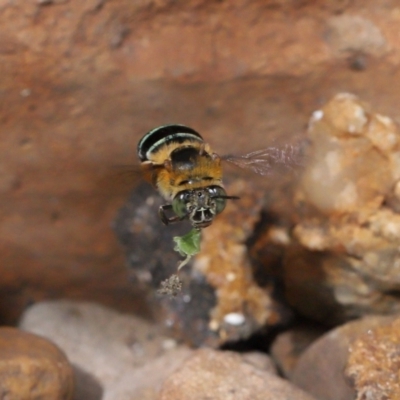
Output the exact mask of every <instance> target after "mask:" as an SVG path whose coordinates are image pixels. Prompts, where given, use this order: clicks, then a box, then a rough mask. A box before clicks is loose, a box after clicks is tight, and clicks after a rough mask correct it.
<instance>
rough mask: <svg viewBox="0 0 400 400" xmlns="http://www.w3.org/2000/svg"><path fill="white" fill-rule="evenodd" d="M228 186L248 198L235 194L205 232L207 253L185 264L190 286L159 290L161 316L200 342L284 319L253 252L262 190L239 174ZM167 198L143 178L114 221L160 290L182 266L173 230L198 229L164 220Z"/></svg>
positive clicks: (140, 268) (150, 284)
mask: <svg viewBox="0 0 400 400" xmlns="http://www.w3.org/2000/svg"><path fill="white" fill-rule="evenodd" d="M226 190H227V193H231V194H232V195H238V196H240V200H239V201H230V202H229V203H228V205H227V207H226V209H225V210H224V211H223V212H222V213H221V214H220V215H218V216H217V218H216V219H215V221H214V222H213V223H212V225H211V226H210V227H208V228H207V229H204V230H203V231H202V234H201V251H200V253H199V254H197V255H196V256H194V257H193V261H191V262H189V264H188V265H187V266H185V267H184V268H182V269H181V270H180V271H179V277H180V279H181V280H182V281H183V289H182V292H181V293H179V294H178V296H176V297H174V298H169V297H168V296H158V304H160V305H161V308H162V309H163V310H164V313H163V315H162V316H161V319H162V320H164V319H166V320H167V321H169V324H170V325H171V327H172V328H173V332H174V334H175V335H176V337H177V338H179V339H184V340H186V341H187V342H188V343H190V344H192V345H194V346H201V345H204V344H207V345H208V346H212V347H217V346H220V345H221V344H224V343H226V342H232V341H236V340H240V339H246V338H248V337H249V336H250V335H252V334H253V333H254V332H256V331H257V330H259V329H261V328H263V327H268V326H274V325H276V324H277V323H279V322H280V321H281V319H282V316H281V313H280V309H279V307H278V306H277V302H275V301H274V300H273V299H272V297H271V295H270V292H269V289H266V288H262V287H260V286H259V285H258V283H257V282H256V280H255V278H254V275H253V266H252V263H251V260H250V257H249V255H248V251H247V241H248V240H249V238H250V237H251V235H252V232H253V230H254V229H255V226H256V225H257V223H258V221H259V219H260V214H261V208H262V205H263V195H262V192H261V191H260V190H258V189H257V187H256V185H254V184H252V183H251V182H246V181H244V180H239V179H238V180H236V181H235V182H232V183H230V184H228V185H226ZM161 203H162V200H161V199H160V197H159V196H158V194H157V193H156V192H155V190H154V189H153V188H151V187H149V186H145V185H140V186H138V188H137V189H136V190H135V191H134V192H133V193H132V195H131V197H130V199H129V201H128V202H127V203H126V204H125V206H124V207H123V208H122V209H121V210H120V212H119V215H118V217H117V219H116V222H115V224H114V229H115V231H116V233H117V235H118V237H119V240H120V242H121V243H122V244H123V245H124V247H125V250H126V254H127V261H128V263H129V266H130V267H131V271H132V276H133V278H134V279H135V280H137V281H139V282H140V284H141V285H142V286H144V287H146V288H147V289H148V290H149V291H150V293H151V294H153V295H154V294H155V291H156V290H158V289H159V287H160V282H161V281H163V280H165V279H166V278H168V276H171V275H172V274H175V273H176V271H177V265H178V261H179V260H180V259H182V257H181V256H180V255H179V254H178V253H177V252H176V251H174V244H173V240H172V238H173V236H177V235H179V236H181V235H183V234H184V233H187V232H188V231H189V230H190V229H191V228H190V226H189V225H188V224H187V223H183V224H175V225H172V226H167V227H165V226H163V225H162V224H161V222H160V220H159V217H158V212H157V210H158V207H159V206H160V204H161ZM149 254H151V257H150V256H149ZM157 307H158V308H160V307H159V306H157ZM281 308H282V309H283V307H281Z"/></svg>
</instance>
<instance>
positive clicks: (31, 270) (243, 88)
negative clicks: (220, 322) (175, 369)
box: [0, 0, 400, 323]
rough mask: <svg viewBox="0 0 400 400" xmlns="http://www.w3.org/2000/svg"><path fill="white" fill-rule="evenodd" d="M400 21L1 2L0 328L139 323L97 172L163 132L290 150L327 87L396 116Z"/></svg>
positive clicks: (316, 11) (112, 208) (270, 1)
mask: <svg viewBox="0 0 400 400" xmlns="http://www.w3.org/2000/svg"><path fill="white" fill-rule="evenodd" d="M399 19H400V17H399V9H398V4H397V2H396V1H394V0H382V1H379V2H377V1H373V0H365V1H359V0H358V1H349V0H345V1H334V0H330V1H321V0H317V1H314V2H312V1H289V0H253V1H243V0H241V1H238V2H224V1H217V0H214V1H211V2H210V1H209V0H188V1H185V2H184V3H179V4H178V2H173V1H168V0H157V1H155V0H141V1H139V2H136V1H135V2H133V1H131V0H121V1H118V2H116V1H105V0H88V1H85V2H82V1H80V2H79V1H78V2H74V1H67V0H31V1H28V2H23V1H13V2H11V1H6V0H3V1H1V2H0V26H1V32H0V65H1V74H0V97H1V104H2V107H1V110H0V125H1V130H0V160H1V166H0V218H1V221H2V224H1V227H0V252H1V254H2V264H1V266H0V269H1V276H2V286H1V287H0V298H1V299H2V301H1V302H0V319H1V320H2V321H7V322H13V323H15V321H16V320H17V319H18V316H19V315H20V313H21V312H22V311H23V309H24V307H25V305H26V304H30V303H31V302H32V301H40V300H41V299H43V298H49V297H55V296H57V297H60V296H68V297H70V298H75V299H79V298H80V299H82V298H84V299H91V300H100V301H101V302H102V303H104V304H108V305H113V306H117V307H118V308H119V309H120V310H124V311H126V310H129V311H137V312H140V313H144V311H143V310H144V309H145V305H144V304H143V302H142V301H141V299H142V298H143V296H140V295H138V294H137V291H135V290H132V288H131V284H130V283H129V282H128V281H127V277H126V271H125V269H124V268H123V262H124V261H123V256H122V255H121V249H120V247H119V246H118V243H117V241H116V240H115V237H114V235H113V234H112V232H111V231H110V229H109V227H110V221H111V220H112V219H113V218H114V216H115V213H116V210H117V209H118V207H119V206H120V205H121V204H123V202H124V201H125V197H124V196H125V195H124V194H123V191H121V190H120V188H118V187H116V186H118V185H115V184H114V183H109V184H107V185H103V186H101V188H100V189H99V188H94V187H93V186H95V185H94V180H95V178H96V175H97V173H98V172H99V170H101V169H102V168H105V169H109V168H110V167H111V166H114V165H115V164H134V163H136V155H135V147H136V145H137V142H138V140H139V139H140V137H141V136H142V135H143V134H144V133H145V132H146V131H147V130H149V129H151V128H153V127H155V126H157V125H161V124H164V123H167V122H171V121H174V122H182V123H185V124H188V125H190V126H193V127H194V128H196V129H198V130H199V132H201V133H202V134H204V137H205V138H207V140H209V141H210V142H211V143H212V145H213V147H215V150H216V151H217V152H220V153H247V152H250V151H253V150H258V149H261V148H265V147H266V146H268V145H270V144H271V143H272V142H273V141H274V140H275V139H276V140H278V141H279V142H281V143H282V142H284V143H287V142H290V141H291V140H292V139H293V136H294V135H301V134H302V133H303V132H304V127H305V126H306V124H307V119H308V116H309V114H310V112H311V110H314V109H316V107H318V106H319V104H321V102H324V101H325V99H327V98H328V96H331V95H332V94H334V93H336V92H337V90H338V88H346V90H348V91H352V92H355V93H358V94H359V95H360V96H361V97H362V98H365V99H366V100H368V101H371V102H372V103H373V104H375V105H379V108H380V110H382V112H383V113H384V114H386V115H391V116H395V115H397V113H398V85H397V84H396V83H397V82H399V80H400V69H399V68H398V65H399V63H400V41H399V37H398V26H399ZM348 44H350V46H349V45H348ZM387 50H389V51H387ZM382 54H383V56H382ZM343 57H345V58H346V60H345V61H344V60H343ZM355 70H357V71H360V70H362V72H355ZM133 180H134V181H135V180H136V179H133ZM268 181H269V178H265V179H263V181H262V182H261V183H260V184H259V186H260V187H264V184H265V182H268ZM134 183H135V182H131V184H132V186H133V184H134ZM268 190H269V189H268ZM266 191H267V189H266ZM39 226H40V235H39V234H38V227H39ZM21 282H26V285H21Z"/></svg>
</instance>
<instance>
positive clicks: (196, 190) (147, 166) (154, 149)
mask: <svg viewBox="0 0 400 400" xmlns="http://www.w3.org/2000/svg"><path fill="white" fill-rule="evenodd" d="M137 153H138V157H139V159H140V161H141V166H142V168H143V169H144V170H146V171H147V172H148V173H149V175H150V179H151V181H152V183H153V185H154V186H155V187H156V188H157V189H158V191H159V192H160V194H161V195H162V196H163V197H164V199H165V200H166V201H168V204H165V205H162V206H161V207H160V208H159V216H160V219H161V221H162V222H163V223H164V224H165V225H168V224H170V223H173V222H177V221H182V220H185V219H188V220H189V221H190V223H191V224H192V226H193V227H194V228H197V229H200V228H205V227H207V226H209V225H210V224H211V223H212V221H213V219H214V218H215V216H216V215H218V214H220V213H221V212H222V211H223V210H224V208H225V206H226V202H227V200H236V199H239V197H237V196H228V195H227V193H226V192H225V189H224V186H223V183H222V175H223V174H222V165H221V161H222V160H223V158H221V157H220V156H218V155H217V154H216V153H214V152H213V151H212V150H211V148H210V146H209V145H208V144H207V143H205V142H204V140H203V138H202V137H201V135H200V134H199V133H198V132H196V131H195V130H194V129H192V128H189V127H187V126H184V125H165V126H160V127H158V128H155V129H153V130H151V131H150V132H148V133H146V134H145V135H144V136H143V138H142V139H141V140H140V141H139V143H138V147H137ZM296 156H297V152H296V148H295V147H293V146H286V147H285V148H283V149H282V148H276V147H270V148H268V149H265V150H260V151H255V152H253V153H249V154H247V155H245V156H241V157H233V156H227V157H225V158H224V160H226V161H228V162H231V163H233V164H236V165H237V166H239V167H242V168H250V169H252V170H253V171H254V172H256V173H258V174H262V175H263V174H265V173H268V172H269V171H270V170H271V167H272V166H273V165H274V164H276V163H283V164H286V165H291V164H292V165H293V164H296V163H297V160H296ZM167 211H173V213H174V215H173V216H171V217H168V216H167V213H166V212H167Z"/></svg>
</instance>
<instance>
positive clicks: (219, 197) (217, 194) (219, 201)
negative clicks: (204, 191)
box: [209, 186, 226, 214]
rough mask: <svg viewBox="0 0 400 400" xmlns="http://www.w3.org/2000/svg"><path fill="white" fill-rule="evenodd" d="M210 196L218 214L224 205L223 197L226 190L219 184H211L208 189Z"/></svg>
mask: <svg viewBox="0 0 400 400" xmlns="http://www.w3.org/2000/svg"><path fill="white" fill-rule="evenodd" d="M209 192H210V195H211V198H213V199H214V201H215V205H216V210H215V211H216V213H217V214H219V213H221V212H222V211H224V208H225V206H226V199H225V198H224V197H225V196H226V192H225V190H224V189H222V187H220V186H213V187H211V188H210V189H209Z"/></svg>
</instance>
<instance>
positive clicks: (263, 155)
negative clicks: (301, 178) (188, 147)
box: [222, 145, 303, 175]
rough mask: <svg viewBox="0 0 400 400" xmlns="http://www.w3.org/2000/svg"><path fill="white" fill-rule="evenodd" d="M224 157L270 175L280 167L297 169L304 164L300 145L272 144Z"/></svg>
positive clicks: (261, 173) (237, 164) (262, 173)
mask: <svg viewBox="0 0 400 400" xmlns="http://www.w3.org/2000/svg"><path fill="white" fill-rule="evenodd" d="M222 159H223V160H225V161H228V162H230V163H232V164H234V165H236V166H238V167H240V168H245V169H250V170H252V171H253V172H255V173H256V174H259V175H268V174H270V173H271V172H273V171H274V170H275V169H276V168H279V167H284V168H288V169H291V170H295V169H296V167H299V166H302V165H303V163H302V151H301V146H300V145H284V146H271V147H267V148H266V149H262V150H257V151H253V152H251V153H248V154H245V155H240V156H233V155H228V156H225V157H222Z"/></svg>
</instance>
